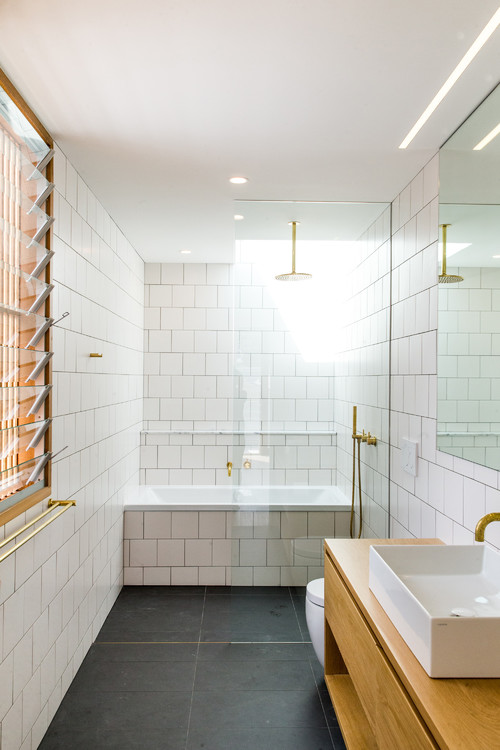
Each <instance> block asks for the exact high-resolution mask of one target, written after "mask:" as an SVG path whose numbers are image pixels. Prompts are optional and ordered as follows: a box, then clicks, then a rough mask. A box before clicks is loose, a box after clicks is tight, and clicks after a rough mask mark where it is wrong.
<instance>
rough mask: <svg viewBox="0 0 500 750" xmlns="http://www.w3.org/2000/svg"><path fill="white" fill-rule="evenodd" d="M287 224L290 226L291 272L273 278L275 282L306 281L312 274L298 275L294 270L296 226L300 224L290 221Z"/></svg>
mask: <svg viewBox="0 0 500 750" xmlns="http://www.w3.org/2000/svg"><path fill="white" fill-rule="evenodd" d="M289 223H290V224H291V225H292V272H291V273H280V274H278V276H276V277H275V278H276V280H277V281H307V279H312V274H310V273H298V272H297V271H296V270H295V242H296V235H297V224H300V222H298V221H290V222H289Z"/></svg>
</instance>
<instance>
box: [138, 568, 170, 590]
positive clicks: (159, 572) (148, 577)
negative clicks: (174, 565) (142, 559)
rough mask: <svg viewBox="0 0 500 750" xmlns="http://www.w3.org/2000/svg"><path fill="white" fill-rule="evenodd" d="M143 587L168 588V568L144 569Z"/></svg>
mask: <svg viewBox="0 0 500 750" xmlns="http://www.w3.org/2000/svg"><path fill="white" fill-rule="evenodd" d="M144 586H170V568H144Z"/></svg>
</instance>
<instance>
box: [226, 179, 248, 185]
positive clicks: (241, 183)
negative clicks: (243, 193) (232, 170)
mask: <svg viewBox="0 0 500 750" xmlns="http://www.w3.org/2000/svg"><path fill="white" fill-rule="evenodd" d="M229 182H232V183H233V185H244V184H245V182H248V177H230V178H229Z"/></svg>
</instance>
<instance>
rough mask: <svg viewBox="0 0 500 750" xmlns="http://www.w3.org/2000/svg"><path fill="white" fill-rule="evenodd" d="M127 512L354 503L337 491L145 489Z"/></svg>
mask: <svg viewBox="0 0 500 750" xmlns="http://www.w3.org/2000/svg"><path fill="white" fill-rule="evenodd" d="M125 510H126V511H130V510H138V511H141V510H142V511H148V510H177V511H179V510H195V511H203V510H254V511H259V510H269V511H294V510H296V511H312V510H314V511H345V510H350V503H349V502H348V500H347V498H346V497H345V495H343V494H342V492H341V491H340V490H339V489H338V488H337V487H313V486H309V487H303V486H296V487H294V486H290V487H288V486H265V487H264V486H255V487H245V486H224V485H216V486H214V485H144V486H142V487H138V488H135V489H134V490H133V493H132V494H131V496H130V497H129V498H128V500H127V502H126V503H125Z"/></svg>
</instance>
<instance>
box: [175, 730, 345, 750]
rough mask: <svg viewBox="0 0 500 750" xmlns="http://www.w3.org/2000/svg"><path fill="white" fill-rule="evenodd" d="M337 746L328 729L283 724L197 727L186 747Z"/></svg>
mask: <svg viewBox="0 0 500 750" xmlns="http://www.w3.org/2000/svg"><path fill="white" fill-rule="evenodd" d="M333 748H334V745H333V744H332V740H331V737H330V732H329V730H328V729H321V728H311V727H308V728H307V729H297V728H293V729H288V728H283V727H280V728H278V729H233V730H223V729H218V728H216V729H209V730H208V731H207V730H193V731H191V732H190V733H189V739H188V744H187V748H186V750H333ZM335 750H337V749H336V748H335ZM338 750H340V748H339V749H338Z"/></svg>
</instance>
